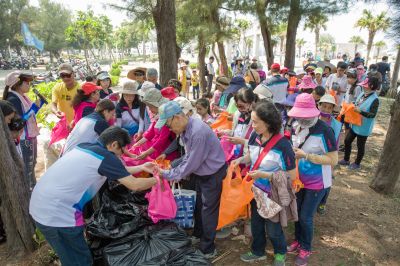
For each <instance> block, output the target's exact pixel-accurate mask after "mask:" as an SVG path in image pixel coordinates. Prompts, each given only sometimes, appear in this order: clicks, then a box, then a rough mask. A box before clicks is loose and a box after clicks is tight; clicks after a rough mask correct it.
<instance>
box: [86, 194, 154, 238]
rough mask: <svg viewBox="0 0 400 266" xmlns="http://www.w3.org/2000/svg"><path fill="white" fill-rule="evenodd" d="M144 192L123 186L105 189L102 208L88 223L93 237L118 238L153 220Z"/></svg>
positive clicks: (87, 227) (87, 226)
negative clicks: (150, 216) (133, 190)
mask: <svg viewBox="0 0 400 266" xmlns="http://www.w3.org/2000/svg"><path fill="white" fill-rule="evenodd" d="M144 195H145V193H144V192H132V191H129V190H128V189H126V188H125V187H123V186H117V187H114V188H113V189H107V190H105V191H104V193H103V195H102V200H101V206H100V208H99V209H98V210H97V211H96V212H95V213H94V214H93V217H92V218H93V219H91V222H89V223H88V224H87V225H86V232H87V234H88V235H89V237H92V238H105V239H110V238H111V239H116V238H121V237H124V236H126V235H128V234H131V233H134V232H136V231H137V230H139V229H141V228H142V227H144V226H146V225H151V224H153V222H152V221H151V219H150V218H149V217H148V215H147V205H148V201H147V200H146V199H145V197H144Z"/></svg>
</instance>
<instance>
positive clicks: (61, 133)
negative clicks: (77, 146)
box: [49, 115, 69, 146]
mask: <svg viewBox="0 0 400 266" xmlns="http://www.w3.org/2000/svg"><path fill="white" fill-rule="evenodd" d="M68 135H69V130H68V127H67V119H66V118H65V115H64V116H63V117H62V118H61V120H60V121H58V123H57V124H56V125H55V127H54V128H53V130H52V131H51V135H50V142H49V146H50V145H51V144H53V143H55V142H57V141H59V140H62V139H66V138H67V137H68Z"/></svg>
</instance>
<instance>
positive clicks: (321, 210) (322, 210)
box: [317, 204, 326, 215]
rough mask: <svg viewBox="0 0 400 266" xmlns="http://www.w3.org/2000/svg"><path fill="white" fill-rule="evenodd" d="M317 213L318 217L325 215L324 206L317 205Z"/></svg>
mask: <svg viewBox="0 0 400 266" xmlns="http://www.w3.org/2000/svg"><path fill="white" fill-rule="evenodd" d="M317 212H318V214H319V215H325V214H326V209H325V204H321V205H319V206H318V209H317Z"/></svg>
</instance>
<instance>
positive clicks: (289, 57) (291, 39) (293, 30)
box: [284, 0, 301, 69]
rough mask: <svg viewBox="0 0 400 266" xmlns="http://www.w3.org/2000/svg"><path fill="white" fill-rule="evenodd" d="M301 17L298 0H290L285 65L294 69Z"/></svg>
mask: <svg viewBox="0 0 400 266" xmlns="http://www.w3.org/2000/svg"><path fill="white" fill-rule="evenodd" d="M300 19H301V14H300V0H292V1H290V11H289V19H288V27H287V32H286V50H285V63H284V65H285V67H287V68H289V69H294V66H295V60H296V35H297V27H298V26H299V22H300Z"/></svg>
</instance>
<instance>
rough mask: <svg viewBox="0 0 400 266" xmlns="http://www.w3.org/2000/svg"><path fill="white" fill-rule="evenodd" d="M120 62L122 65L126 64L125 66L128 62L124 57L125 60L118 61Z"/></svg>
mask: <svg viewBox="0 0 400 266" xmlns="http://www.w3.org/2000/svg"><path fill="white" fill-rule="evenodd" d="M120 62H121V64H122V65H126V66H127V65H128V63H129V62H128V60H126V59H125V60H122V61H120Z"/></svg>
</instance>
